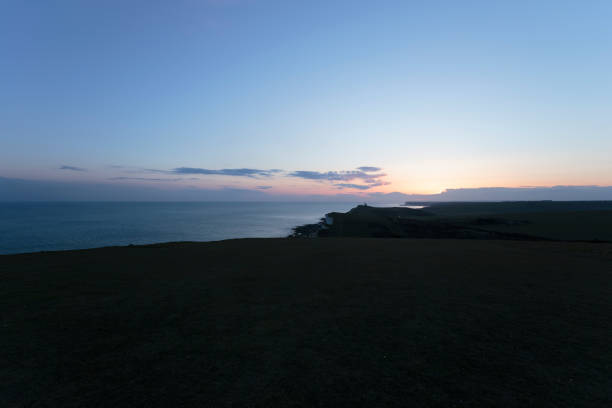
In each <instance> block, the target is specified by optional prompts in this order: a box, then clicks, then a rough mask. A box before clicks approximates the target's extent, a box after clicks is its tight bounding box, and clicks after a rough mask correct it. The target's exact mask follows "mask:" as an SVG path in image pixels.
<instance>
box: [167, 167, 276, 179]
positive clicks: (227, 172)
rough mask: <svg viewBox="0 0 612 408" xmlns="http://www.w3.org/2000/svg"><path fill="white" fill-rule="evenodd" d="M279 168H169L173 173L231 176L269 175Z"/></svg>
mask: <svg viewBox="0 0 612 408" xmlns="http://www.w3.org/2000/svg"><path fill="white" fill-rule="evenodd" d="M278 172H280V170H277V169H273V170H259V169H246V168H243V169H220V170H212V169H202V168H198V167H177V168H175V169H172V170H171V173H174V174H203V175H218V176H233V177H251V178H254V177H258V176H259V177H270V176H272V175H273V174H276V173H278Z"/></svg>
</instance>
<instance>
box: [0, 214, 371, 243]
mask: <svg viewBox="0 0 612 408" xmlns="http://www.w3.org/2000/svg"><path fill="white" fill-rule="evenodd" d="M357 204H360V203H338V202H329V203H324V202H307V203H300V202H282V203H280V202H277V203H272V202H19V203H0V254H14V253H24V252H38V251H56V250H66V249H84V248H96V247H103V246H114V245H130V244H134V245H140V244H152V243H158V242H172V241H217V240H223V239H231V238H253V237H261V238H272V237H286V236H288V235H289V234H290V233H291V229H292V228H293V227H295V226H298V225H303V224H309V223H315V222H317V221H319V219H321V218H322V217H323V216H324V215H325V214H326V213H329V212H334V211H339V212H346V211H348V210H350V209H351V208H353V207H355V206H356V205H357Z"/></svg>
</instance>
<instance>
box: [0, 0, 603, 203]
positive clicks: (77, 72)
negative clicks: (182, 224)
mask: <svg viewBox="0 0 612 408" xmlns="http://www.w3.org/2000/svg"><path fill="white" fill-rule="evenodd" d="M610 21H612V2H610V1H562V0H556V1H546V0H541V1H520V0H518V1H469V0H466V1H461V2H458V1H436V0H432V1H407V0H404V1H385V0H381V1H376V2H374V1H359V0H352V1H334V0H325V1H316V0H309V1H286V0H285V1H268V0H208V1H206V0H201V1H196V0H175V1H81V0H78V1H62V0H58V1H54V2H48V1H35V0H32V1H27V2H26V1H13V0H4V1H2V2H0V188H5V192H4V194H2V191H0V199H11V198H23V197H34V196H36V197H42V198H44V197H59V198H62V197H64V198H66V197H72V196H70V194H68V193H66V194H65V195H64V196H62V194H61V192H62V191H64V192H69V191H70V190H71V189H73V190H75V191H76V190H79V191H81V194H85V195H86V193H84V191H98V192H102V191H103V192H105V193H104V194H105V195H104V197H106V198H112V197H113V196H115V195H116V196H117V197H120V196H121V194H123V193H122V192H125V191H143V192H146V191H149V192H154V194H153V196H155V197H158V198H159V197H162V198H166V199H173V198H177V199H180V198H181V197H184V194H186V193H185V192H186V191H187V192H189V194H195V195H194V197H198V198H199V199H205V198H206V197H212V198H215V199H224V198H228V197H229V198H232V197H237V196H236V192H240V194H243V193H244V194H246V195H244V197H248V198H253V197H255V198H257V197H264V198H266V199H272V198H274V197H283V198H287V197H289V198H290V197H295V198H296V199H300V198H304V197H313V196H330V197H331V196H351V197H353V196H356V197H361V196H368V197H369V196H375V195H381V194H393V193H402V194H405V195H428V196H431V195H436V194H440V193H443V192H445V191H456V190H459V189H468V190H470V189H472V190H473V189H478V188H485V187H503V188H508V189H509V190H508V191H514V190H512V189H516V188H517V187H538V188H542V187H552V186H611V185H612V160H610V156H611V153H612V52H611V51H612V24H610ZM15 183H21V184H19V185H20V187H19V188H18V189H15V188H13V187H14V186H15V185H16V184H15ZM8 186H13V187H11V188H13V189H12V190H11V189H9V187H8ZM53 189H55V190H53ZM604 190H605V189H604ZM604 190H601V191H604ZM18 191H20V192H21V193H18ZM50 191H53V192H54V193H53V194H51V193H49V192H50ZM462 191H463V190H462ZM470 191H471V190H470ZM481 191H493V190H482V189H481ZM538 191H539V190H538ZM571 191H573V192H575V193H576V196H575V197H574V196H572V197H573V198H576V199H580V198H581V197H582V196H581V193H580V192H581V191H586V190H584V189H580V188H578V189H576V188H574V189H573V190H571ZM605 191H609V190H605ZM45 192H46V193H45ZM194 192H195V193H194ZM226 193H227V194H226ZM20 194H21V195H20ZM45 194H46V195H45ZM143 194H144V196H146V194H148V193H146V194H145V193H143ZM207 194H209V195H207ZM77 196H78V194H77ZM144 196H142V197H144ZM240 197H242V196H240ZM610 198H612V196H611V197H610Z"/></svg>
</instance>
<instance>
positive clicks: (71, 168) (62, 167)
mask: <svg viewBox="0 0 612 408" xmlns="http://www.w3.org/2000/svg"><path fill="white" fill-rule="evenodd" d="M59 169H60V170H70V171H87V169H84V168H82V167H76V166H60V167H59Z"/></svg>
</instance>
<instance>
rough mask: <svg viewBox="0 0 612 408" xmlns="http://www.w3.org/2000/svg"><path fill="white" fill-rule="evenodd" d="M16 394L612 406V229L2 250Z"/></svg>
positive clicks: (74, 398) (162, 403) (233, 402)
mask: <svg viewBox="0 0 612 408" xmlns="http://www.w3.org/2000/svg"><path fill="white" fill-rule="evenodd" d="M0 317H1V320H0V330H1V332H0V333H1V334H0V379H1V381H0V406H2V407H47V406H49V407H55V406H61V407H123V406H125V407H132V406H143V407H145V406H146V407H166V406H171V407H174V406H197V407H229V406H236V407H243V406H244V407H271V406H282V407H292V406H293V407H306V406H308V407H310V406H313V407H317V406H324V407H355V406H367V407H379V406H397V407H400V406H401V407H405V406H416V407H476V406H491V407H526V406H529V407H609V406H612V244H589V243H560V242H519V241H475V240H409V239H349V238H341V239H335V238H328V239H310V240H309V239H253V240H232V241H224V242H217V243H201V244H200V243H182V244H164V245H154V246H145V247H124V248H103V249H94V250H85V251H71V252H56V253H39V254H25V255H11V256H1V257H0Z"/></svg>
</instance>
